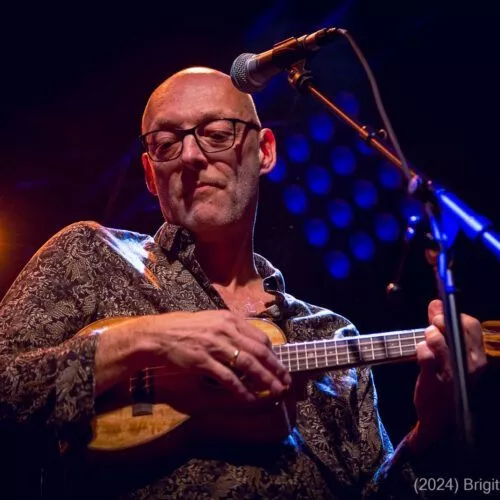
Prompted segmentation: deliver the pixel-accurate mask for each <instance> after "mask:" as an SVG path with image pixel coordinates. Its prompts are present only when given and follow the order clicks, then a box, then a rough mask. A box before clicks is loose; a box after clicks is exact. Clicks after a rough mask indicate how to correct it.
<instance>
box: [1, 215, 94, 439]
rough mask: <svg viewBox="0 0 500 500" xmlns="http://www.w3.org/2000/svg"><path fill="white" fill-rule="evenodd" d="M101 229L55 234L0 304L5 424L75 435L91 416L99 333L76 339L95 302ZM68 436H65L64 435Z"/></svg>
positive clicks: (80, 226) (86, 226)
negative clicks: (97, 235) (97, 239)
mask: <svg viewBox="0 0 500 500" xmlns="http://www.w3.org/2000/svg"><path fill="white" fill-rule="evenodd" d="M97 226H98V225H97V224H96V223H91V222H82V223H77V224H73V225H71V226H68V227H67V228H65V229H63V230H62V231H60V232H59V233H58V234H56V235H55V236H53V237H52V238H51V239H50V240H49V241H48V242H47V243H46V244H45V245H44V246H43V247H42V248H41V249H40V250H39V251H38V252H37V253H36V254H35V255H34V256H33V258H32V259H31V260H30V262H29V263H28V264H27V265H26V267H25V268H24V269H23V270H22V272H21V273H20V275H19V276H18V278H17V279H16V280H15V282H14V283H13V285H12V286H11V288H10V289H9V291H8V292H7V294H6V295H5V297H4V298H3V300H2V302H1V303H0V426H1V427H3V428H5V427H7V428H8V427H9V426H11V425H16V426H18V424H22V425H25V426H28V427H29V428H33V427H34V428H40V429H44V430H45V431H47V430H52V431H54V432H56V434H57V435H58V437H60V438H64V437H65V435H71V434H74V430H75V426H76V427H77V428H78V427H81V426H82V424H88V423H89V422H90V420H91V418H92V417H93V415H94V384H95V381H94V356H95V350H96V345H97V336H89V337H80V336H75V333H77V332H78V330H80V329H81V328H83V326H85V325H86V324H88V323H89V322H91V320H92V317H93V315H94V313H95V310H96V304H97V301H98V296H97V290H98V282H99V276H98V274H99V273H98V269H99V268H98V266H96V265H95V263H96V260H97V255H95V254H96V251H95V249H94V246H93V245H92V243H93V239H94V234H95V229H96V227H97ZM66 431H67V432H66Z"/></svg>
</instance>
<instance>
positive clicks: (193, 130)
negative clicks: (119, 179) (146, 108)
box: [139, 118, 262, 163]
mask: <svg viewBox="0 0 500 500" xmlns="http://www.w3.org/2000/svg"><path fill="white" fill-rule="evenodd" d="M216 121H227V122H231V123H232V125H233V142H232V143H231V145H230V146H228V147H224V148H223V149H218V150H217V151H207V150H206V149H205V148H204V147H203V145H202V144H201V142H200V139H199V137H198V135H197V134H196V130H197V129H198V128H199V127H202V126H205V125H207V124H209V123H211V122H216ZM237 123H242V124H243V125H245V126H246V127H248V128H250V129H253V130H259V131H260V130H262V127H261V126H260V125H257V124H256V123H254V122H249V121H245V120H241V119H240V118H211V119H209V120H205V121H203V122H201V123H198V125H195V126H194V127H191V128H186V129H182V128H176V129H173V131H174V132H175V133H176V134H178V135H179V142H180V143H181V147H180V149H179V153H178V154H177V155H176V156H173V157H172V158H169V159H168V160H155V159H154V158H153V157H152V155H151V154H150V153H149V147H148V143H147V140H146V138H147V137H148V136H149V135H151V134H156V133H158V132H164V131H165V129H161V128H160V129H155V130H151V131H149V132H146V133H145V134H142V135H140V136H139V141H140V142H141V144H142V147H143V148H144V151H145V153H146V154H147V155H148V157H149V159H150V160H151V161H154V162H159V163H164V162H167V161H172V160H176V159H177V158H179V157H180V156H181V154H182V150H183V148H184V139H185V138H186V136H188V135H192V136H193V137H194V140H195V141H196V144H197V145H198V147H199V148H200V150H201V151H203V153H206V154H214V153H222V152H223V151H227V150H229V149H231V148H232V147H233V146H234V144H235V142H236V124H237Z"/></svg>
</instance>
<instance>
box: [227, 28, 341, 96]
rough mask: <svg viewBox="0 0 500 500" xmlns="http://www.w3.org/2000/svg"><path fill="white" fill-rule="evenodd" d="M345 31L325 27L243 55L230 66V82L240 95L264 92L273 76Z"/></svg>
mask: <svg viewBox="0 0 500 500" xmlns="http://www.w3.org/2000/svg"><path fill="white" fill-rule="evenodd" d="M342 31H343V30H341V29H339V28H323V29H320V30H319V31H315V32H314V33H311V34H309V35H303V36H301V37H299V38H295V37H290V38H287V39H286V40H283V41H282V42H279V43H276V44H275V45H274V46H273V48H272V49H271V50H266V52H261V53H260V54H249V53H244V54H240V55H239V56H238V57H237V58H236V59H235V60H234V62H233V64H232V66H231V80H232V81H233V84H234V86H235V87H236V88H237V89H238V90H241V92H246V93H248V94H251V93H252V92H257V91H258V90H262V89H263V88H264V87H265V86H266V85H267V84H268V83H269V81H270V80H271V78H273V76H275V75H277V74H278V73H280V72H281V71H282V70H284V69H286V68H288V67H289V66H291V65H292V64H294V63H296V62H298V61H300V60H302V59H305V58H306V57H307V56H309V55H311V54H312V53H314V52H316V51H317V50H319V49H320V47H322V46H323V45H326V44H327V43H329V42H330V41H331V40H332V39H333V38H334V36H335V35H336V34H337V33H341V32H342Z"/></svg>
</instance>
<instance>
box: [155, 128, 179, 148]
mask: <svg viewBox="0 0 500 500" xmlns="http://www.w3.org/2000/svg"><path fill="white" fill-rule="evenodd" d="M177 140H178V139H177V137H176V136H175V134H172V133H169V132H161V133H159V134H157V135H156V136H155V137H153V139H152V141H151V146H150V147H151V150H152V151H154V152H156V153H162V152H165V151H168V150H169V149H170V148H171V147H172V146H173V145H174V144H175V143H176V142H177Z"/></svg>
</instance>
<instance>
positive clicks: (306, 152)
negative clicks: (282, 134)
mask: <svg viewBox="0 0 500 500" xmlns="http://www.w3.org/2000/svg"><path fill="white" fill-rule="evenodd" d="M285 147H286V150H287V153H288V157H289V158H290V159H291V160H292V161H294V162H296V163H303V162H305V161H307V160H309V156H310V154H311V151H310V148H309V141H308V140H307V138H306V137H305V136H304V135H302V134H294V135H291V136H289V137H287V138H286V139H285Z"/></svg>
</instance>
